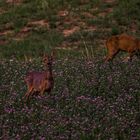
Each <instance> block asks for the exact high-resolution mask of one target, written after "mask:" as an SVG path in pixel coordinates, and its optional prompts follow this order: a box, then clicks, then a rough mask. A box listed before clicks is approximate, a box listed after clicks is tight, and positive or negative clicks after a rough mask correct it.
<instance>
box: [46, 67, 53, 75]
mask: <svg viewBox="0 0 140 140" xmlns="http://www.w3.org/2000/svg"><path fill="white" fill-rule="evenodd" d="M46 71H47V73H49V75H52V65H47V69H46Z"/></svg>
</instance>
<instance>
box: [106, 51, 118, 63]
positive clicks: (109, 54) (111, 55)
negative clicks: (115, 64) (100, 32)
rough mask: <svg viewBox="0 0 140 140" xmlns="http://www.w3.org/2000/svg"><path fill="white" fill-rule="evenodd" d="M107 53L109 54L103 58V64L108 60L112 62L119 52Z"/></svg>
mask: <svg viewBox="0 0 140 140" xmlns="http://www.w3.org/2000/svg"><path fill="white" fill-rule="evenodd" d="M108 52H109V53H108V55H107V56H106V58H105V62H107V61H109V60H112V59H113V57H114V56H115V55H116V54H117V53H118V52H119V50H111V51H109V50H108Z"/></svg>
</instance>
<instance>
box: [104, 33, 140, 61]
mask: <svg viewBox="0 0 140 140" xmlns="http://www.w3.org/2000/svg"><path fill="white" fill-rule="evenodd" d="M106 47H107V52H108V55H107V56H106V58H105V61H109V60H111V59H112V58H113V57H114V56H115V55H116V54H117V53H118V52H119V51H120V50H123V51H126V52H128V53H129V59H130V60H131V59H132V56H133V55H134V54H135V52H137V51H139V50H140V40H138V39H137V38H134V37H132V36H129V35H127V34H121V35H116V36H112V37H110V38H109V39H108V40H107V41H106Z"/></svg>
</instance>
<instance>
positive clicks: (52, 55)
mask: <svg viewBox="0 0 140 140" xmlns="http://www.w3.org/2000/svg"><path fill="white" fill-rule="evenodd" d="M55 55H56V51H54V50H53V51H52V52H51V58H52V60H54V58H55Z"/></svg>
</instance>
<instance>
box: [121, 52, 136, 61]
mask: <svg viewBox="0 0 140 140" xmlns="http://www.w3.org/2000/svg"><path fill="white" fill-rule="evenodd" d="M133 55H134V52H129V55H128V57H126V58H125V59H124V60H123V61H124V62H128V61H131V60H132V57H133Z"/></svg>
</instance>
